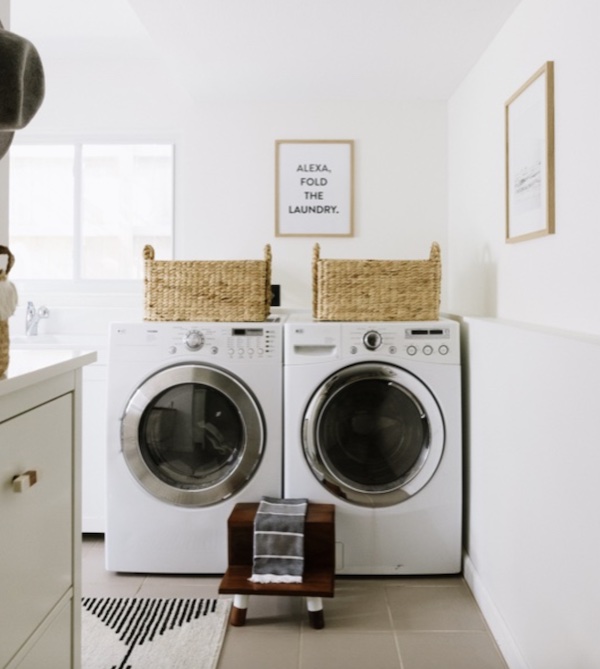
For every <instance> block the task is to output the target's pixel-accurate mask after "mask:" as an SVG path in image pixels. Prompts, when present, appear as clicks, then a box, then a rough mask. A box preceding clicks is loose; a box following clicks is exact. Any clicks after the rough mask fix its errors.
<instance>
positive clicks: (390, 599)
mask: <svg viewBox="0 0 600 669" xmlns="http://www.w3.org/2000/svg"><path fill="white" fill-rule="evenodd" d="M82 555H83V594H84V595H89V596H101V595H112V596H117V595H119V596H125V597H133V596H138V597H216V596H218V595H217V588H218V585H219V581H220V578H219V577H210V576H199V577H189V576H156V575H148V576H147V575H144V574H127V575H126V574H113V573H109V572H107V571H106V570H105V569H104V542H103V539H102V536H101V535H87V536H85V537H84V542H83V551H82ZM323 601H324V610H325V629H322V630H314V629H312V628H311V627H310V626H309V625H308V618H307V616H306V613H305V610H304V604H303V601H302V599H300V598H291V597H251V598H250V606H249V608H248V618H247V622H246V625H245V626H244V627H229V628H228V630H227V634H226V637H225V644H224V646H223V650H222V653H221V658H220V661H219V665H218V669H240V667H243V668H244V669H506V667H507V665H506V664H505V662H504V660H503V659H502V656H501V655H500V652H499V650H498V648H497V646H496V644H495V642H494V639H493V637H492V636H491V634H490V633H489V630H488V628H487V626H486V623H485V621H484V619H483V617H482V616H481V613H480V612H479V609H478V607H477V605H476V603H475V601H474V599H473V597H472V595H471V592H470V590H469V588H468V586H467V585H466V583H465V581H464V580H463V578H462V577H460V576H456V577H454V576H451V577H449V576H446V577H433V578H431V577H423V578H418V577H412V578H381V577H379V578H349V577H343V578H341V577H340V578H338V579H337V580H336V591H335V597H334V598H333V599H325V600H323Z"/></svg>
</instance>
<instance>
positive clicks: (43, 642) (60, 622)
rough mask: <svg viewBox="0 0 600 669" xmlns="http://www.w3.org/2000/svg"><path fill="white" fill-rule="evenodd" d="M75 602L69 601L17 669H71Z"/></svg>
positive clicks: (72, 664)
mask: <svg viewBox="0 0 600 669" xmlns="http://www.w3.org/2000/svg"><path fill="white" fill-rule="evenodd" d="M72 607H73V602H72V601H71V600H69V601H68V602H67V604H66V605H65V606H63V608H62V609H61V610H60V612H59V613H58V615H56V617H55V618H54V619H53V620H52V622H51V623H50V625H49V626H48V628H47V629H46V630H45V631H44V633H43V634H42V636H41V637H40V638H39V639H37V640H36V642H35V644H34V645H33V646H32V647H31V650H29V652H28V653H27V655H26V656H25V657H24V658H23V659H22V660H21V661H20V662H18V664H17V665H16V667H15V669H41V667H43V669H70V667H73V666H77V665H75V664H74V663H73V658H72V645H71V627H72V624H73V621H72V615H71V613H72Z"/></svg>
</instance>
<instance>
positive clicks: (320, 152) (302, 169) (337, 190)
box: [275, 139, 354, 237]
mask: <svg viewBox="0 0 600 669" xmlns="http://www.w3.org/2000/svg"><path fill="white" fill-rule="evenodd" d="M353 174H354V142H353V141H352V140H338V139H330V140H303V139H291V140H284V139H281V140H277V141H276V142H275V234H276V236H277V237H284V236H295V237H298V236H305V237H309V236H310V237H316V236H323V237H334V236H335V237H350V236H352V234H353V226H354V223H353V217H354V205H353V191H354V183H353V182H354V176H353Z"/></svg>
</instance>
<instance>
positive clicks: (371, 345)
mask: <svg viewBox="0 0 600 669" xmlns="http://www.w3.org/2000/svg"><path fill="white" fill-rule="evenodd" d="M458 328H459V325H458V323H455V322H442V323H435V324H430V323H424V324H419V323H373V324H368V323H364V324H362V323H361V324H358V323H354V324H350V323H347V324H344V325H343V326H342V340H343V345H342V349H343V355H344V356H354V355H366V354H369V353H372V354H373V357H374V358H375V357H385V358H390V357H391V358H405V359H412V360H419V361H421V362H432V363H436V364H444V363H446V364H457V363H460V334H459V329H458Z"/></svg>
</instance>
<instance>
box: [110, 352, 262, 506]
mask: <svg viewBox="0 0 600 669" xmlns="http://www.w3.org/2000/svg"><path fill="white" fill-rule="evenodd" d="M264 440H265V428H264V420H263V416H262V413H261V411H260V408H259V406H258V404H257V402H256V400H255V399H254V397H253V395H252V393H251V392H250V390H249V389H248V388H247V387H246V386H245V385H244V384H243V383H242V382H241V381H240V380H239V379H237V378H236V377H234V376H233V375H230V374H228V373H226V372H224V371H223V370H220V369H216V368H214V367H209V366H206V365H191V364H190V365H180V366H175V367H169V368H166V369H164V370H162V371H160V372H157V373H156V374H154V375H153V376H151V377H150V378H148V379H147V380H146V381H144V383H142V385H141V386H139V388H138V389H137V390H136V391H135V393H134V394H133V395H132V397H131V399H130V400H129V402H128V404H127V407H126V409H125V413H124V415H123V418H122V423H121V442H122V449H123V455H124V457H125V460H126V462H127V465H128V466H129V469H130V471H131V473H132V474H133V476H134V477H135V478H136V479H137V480H138V482H139V483H140V485H142V486H143V487H144V488H145V489H146V490H147V491H148V492H149V493H150V494H151V495H153V496H154V497H157V498H159V499H161V500H164V501H166V502H170V503H172V504H177V505H181V506H190V507H199V506H208V505H211V504H216V503H218V502H220V501H222V500H224V499H227V498H228V497H230V496H231V495H233V494H234V493H236V492H237V491H239V490H240V489H241V488H243V487H244V486H245V485H246V483H247V482H248V481H249V480H250V479H251V478H252V476H253V474H254V472H255V471H256V468H257V467H258V465H259V462H260V460H261V457H262V453H263V449H264Z"/></svg>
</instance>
